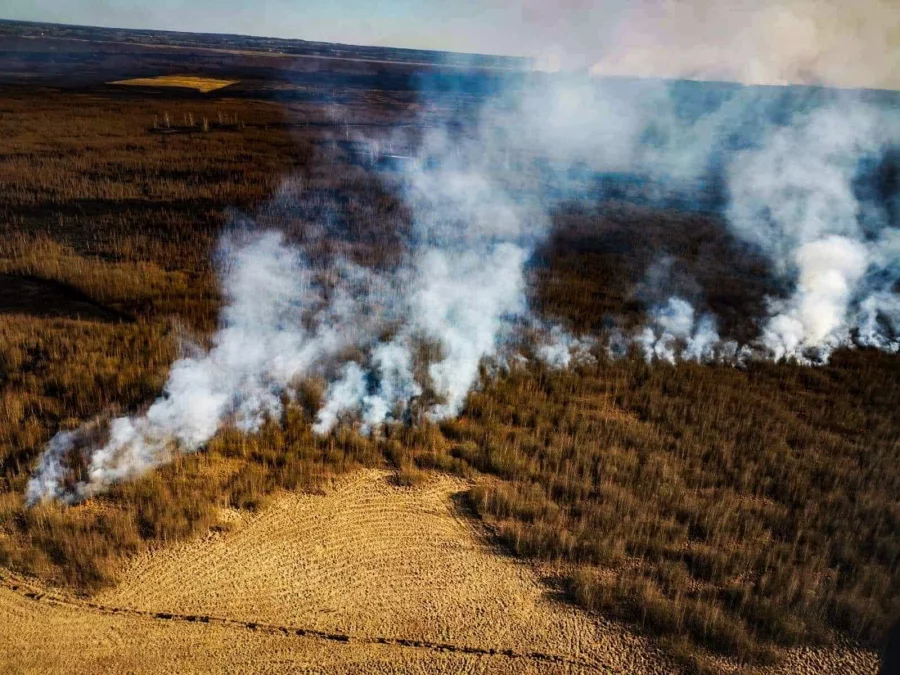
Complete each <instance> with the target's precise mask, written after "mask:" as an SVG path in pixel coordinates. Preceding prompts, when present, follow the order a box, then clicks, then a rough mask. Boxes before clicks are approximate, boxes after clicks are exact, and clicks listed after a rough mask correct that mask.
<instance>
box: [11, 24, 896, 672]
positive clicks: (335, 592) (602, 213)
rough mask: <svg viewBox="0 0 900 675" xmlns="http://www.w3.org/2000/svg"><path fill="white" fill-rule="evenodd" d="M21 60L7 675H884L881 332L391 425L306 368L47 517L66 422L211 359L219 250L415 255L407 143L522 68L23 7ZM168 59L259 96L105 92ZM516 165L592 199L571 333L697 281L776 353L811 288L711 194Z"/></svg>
mask: <svg viewBox="0 0 900 675" xmlns="http://www.w3.org/2000/svg"><path fill="white" fill-rule="evenodd" d="M40 33H45V35H43V36H41V35H40ZM0 42H2V43H3V49H2V50H0V138H3V139H4V143H3V147H2V149H0V579H2V581H0V671H3V672H6V671H12V672H85V673H88V672H89V673H96V672H209V671H216V672H218V671H229V672H259V671H265V672H279V671H283V672H298V671H299V672H302V671H312V672H322V671H326V672H358V673H366V672H372V673H381V672H535V673H537V672H540V673H544V672H551V673H552V672H582V671H592V672H611V673H629V674H630V673H677V672H680V671H682V670H683V671H684V672H686V673H691V674H692V675H694V674H695V673H698V672H701V673H702V674H703V675H721V674H724V673H737V672H740V673H759V674H761V673H782V674H784V675H787V674H794V673H800V674H803V675H805V674H807V673H808V674H809V675H813V674H815V675H820V674H828V673H835V674H836V675H837V674H841V675H843V674H845V673H859V674H861V675H862V674H872V673H874V672H875V671H876V669H877V665H876V664H877V657H876V654H877V652H878V650H879V649H880V648H881V646H882V645H883V638H884V635H885V633H886V630H887V629H888V628H889V626H890V625H892V624H893V622H895V621H896V620H897V617H898V616H900V565H898V561H900V539H898V538H897V536H896V532H897V530H898V525H897V524H898V523H900V511H898V508H900V505H898V501H897V495H898V494H900V473H898V472H897V471H896V466H897V465H898V458H900V426H898V417H897V414H896V411H897V409H898V406H900V359H898V358H897V357H896V355H890V354H886V353H881V352H876V351H874V350H867V349H856V350H846V351H841V352H839V353H837V354H835V357H834V359H833V360H832V362H831V363H830V364H829V365H828V366H824V367H822V368H802V367H798V366H796V365H793V364H785V363H779V364H769V363H757V364H751V366H750V367H748V368H747V369H736V368H731V367H717V366H709V367H706V366H703V367H701V366H697V365H690V364H687V365H681V366H679V367H677V368H670V367H668V366H665V365H653V366H648V365H646V364H645V363H644V362H643V360H641V359H639V358H634V359H621V360H608V359H605V358H604V356H603V354H602V353H601V350H599V349H597V350H596V351H597V356H598V361H597V363H596V364H595V365H593V366H587V365H584V366H579V367H578V368H572V369H568V370H559V371H555V370H548V369H546V368H543V367H541V366H539V365H537V364H533V367H524V368H522V369H516V370H515V371H514V372H511V373H508V374H506V375H504V376H503V377H499V378H488V379H486V381H484V382H483V383H482V386H481V387H479V388H478V390H477V391H474V392H472V394H471V395H470V396H469V398H468V400H467V402H466V407H465V409H464V410H463V411H462V414H461V415H460V417H459V418H458V419H457V420H453V421H447V422H445V423H442V424H440V425H429V424H410V425H408V426H407V425H398V426H397V427H396V428H394V429H392V430H391V433H390V434H389V435H386V436H385V437H379V438H373V437H363V436H360V435H358V434H355V433H349V432H347V433H343V432H341V433H338V434H335V435H334V436H329V437H327V438H323V437H319V436H316V435H315V434H313V433H312V431H311V425H312V423H313V421H314V419H315V417H314V416H315V411H316V410H317V409H318V408H319V406H320V403H321V395H322V391H321V390H320V388H319V385H320V384H321V383H318V382H308V383H307V382H304V383H301V385H300V389H299V390H298V391H297V392H295V393H296V394H297V397H296V400H295V401H294V402H293V403H290V404H289V405H288V406H287V407H286V410H285V414H284V416H283V418H282V419H281V420H280V421H274V420H270V421H269V422H268V423H266V425H265V426H264V427H263V428H262V429H261V430H260V432H259V433H254V434H246V433H240V432H238V431H237V430H236V429H225V430H223V431H222V432H221V433H220V434H219V435H217V436H216V437H215V438H214V439H213V440H212V441H211V442H210V443H209V444H208V446H207V447H205V448H204V450H203V452H199V453H196V454H193V455H186V456H183V457H178V458H177V459H176V461H174V462H173V463H172V464H169V465H167V466H165V467H162V468H160V469H159V470H157V471H153V472H150V473H148V474H147V475H145V476H144V477H143V478H141V479H140V480H137V481H134V482H129V483H126V484H122V485H119V486H117V487H116V488H115V489H113V490H112V491H110V492H108V493H106V494H103V495H101V496H98V497H97V498H96V499H94V500H93V501H92V502H90V503H89V504H84V505H81V506H79V507H76V508H67V507H65V506H62V505H60V504H58V503H52V504H45V505H42V506H40V507H37V508H30V509H29V508H26V507H25V505H24V500H23V494H24V492H25V490H26V486H27V483H28V480H29V478H30V476H31V475H32V471H33V468H34V465H35V462H36V460H37V458H38V456H39V455H40V453H41V452H42V450H43V449H44V447H45V445H46V443H47V442H48V440H49V439H51V438H52V437H53V435H54V434H55V433H57V432H58V431H60V430H63V429H74V428H77V427H79V426H80V425H82V424H83V423H85V422H89V421H91V420H102V419H105V418H108V417H109V416H114V415H120V414H123V413H133V412H140V411H142V410H145V409H146V406H147V405H148V404H149V403H150V402H152V401H153V400H154V399H156V398H157V397H158V396H159V395H160V392H161V391H162V387H163V384H164V382H165V381H166V376H167V373H168V371H169V368H170V366H171V364H172V362H173V361H174V360H175V359H176V358H178V355H179V354H180V353H181V352H180V350H179V346H180V345H183V344H184V342H185V341H188V342H195V343H197V344H200V345H207V344H208V343H209V339H210V337H211V336H212V334H213V333H214V331H215V330H216V327H217V325H218V317H219V315H220V310H221V308H222V296H221V289H220V285H219V282H218V280H217V276H216V265H215V261H216V260H217V251H218V242H219V241H220V239H221V237H222V235H223V234H224V233H228V232H231V231H232V230H233V229H234V228H235V227H238V226H239V227H243V226H244V223H245V222H249V221H253V222H254V223H256V226H257V227H259V228H260V229H276V230H278V231H280V232H282V233H284V235H285V237H286V240H287V241H289V242H290V243H291V244H292V245H295V246H297V247H299V248H301V249H303V250H305V251H307V252H308V254H309V256H310V257H311V259H319V258H322V259H324V260H327V259H330V258H331V257H332V256H341V257H345V258H347V259H348V260H352V261H354V262H355V263H357V264H359V265H361V266H363V267H372V268H375V269H391V268H392V267H393V266H395V265H397V264H398V261H399V260H400V259H401V258H402V256H403V255H404V251H405V250H406V247H407V246H408V245H409V243H410V237H411V231H412V230H411V227H412V225H413V220H414V217H415V216H414V213H413V212H412V210H411V209H410V207H409V205H408V204H407V203H406V202H405V201H404V199H403V198H402V193H401V192H400V191H398V189H397V188H398V178H399V174H398V169H399V168H402V166H400V165H402V162H403V160H404V159H405V158H407V157H408V156H410V155H412V154H414V153H415V152H416V148H417V147H418V144H419V143H420V141H421V138H422V137H423V136H424V135H425V134H427V133H428V132H429V130H430V129H434V128H436V127H437V128H447V129H452V130H454V133H457V132H458V133H461V134H464V135H465V134H469V133H470V131H471V129H472V125H473V120H474V119H475V118H476V117H477V111H478V109H479V106H481V105H482V104H483V102H484V101H485V100H486V99H490V98H491V97H492V96H493V93H495V92H497V91H501V90H504V89H505V88H506V87H513V88H514V87H516V86H518V84H517V83H521V81H522V79H523V78H522V74H521V73H518V74H517V73H516V72H514V71H515V70H516V66H515V64H514V63H512V62H509V63H507V62H506V61H496V60H490V59H488V60H485V59H484V58H482V57H478V58H476V60H475V62H474V63H473V62H472V61H471V57H465V58H463V57H461V56H460V57H459V58H449V57H448V56H447V55H434V54H432V55H430V56H429V55H427V54H425V53H418V52H408V51H407V52H392V51H391V50H373V49H365V48H353V49H350V50H349V51H348V50H347V49H345V47H344V46H340V45H321V44H318V43H302V44H301V43H291V44H288V43H285V42H284V41H269V40H265V39H262V38H261V39H259V40H257V39H255V38H254V39H243V38H240V37H239V36H190V35H185V34H162V33H152V34H150V33H140V34H136V33H135V34H132V33H131V32H127V31H113V30H105V29H84V28H72V27H55V28H52V29H51V28H46V27H36V26H34V25H28V26H24V27H23V26H22V25H19V24H9V23H3V22H0ZM471 65H475V66H477V67H474V68H469V67H468V66H471ZM160 77H162V78H166V79H164V80H163V81H165V82H177V83H181V84H185V83H196V82H200V81H203V82H208V81H213V80H220V81H233V82H235V83H234V84H231V85H229V86H227V87H223V88H219V89H215V90H212V91H208V92H206V93H203V92H201V91H198V90H195V89H190V88H185V87H181V86H119V85H112V84H110V83H111V82H118V81H123V80H128V81H135V80H142V79H145V78H149V79H148V80H146V81H148V82H156V83H159V82H160V80H157V79H155V78H160ZM186 77H190V78H193V79H191V80H185V78H186ZM533 77H543V76H541V75H534V76H532V75H529V76H528V78H527V79H529V80H530V79H532V78H533ZM172 78H174V79H172ZM632 84H634V83H632ZM620 85H621V86H623V87H626V86H631V85H628V83H624V82H623V83H620ZM677 89H678V91H679V92H680V93H679V94H678V95H679V96H681V97H682V98H683V101H684V102H685V103H687V104H691V106H693V105H698V106H700V107H701V108H702V109H706V108H705V107H704V106H706V105H707V104H708V103H709V101H710V100H712V101H717V100H721V99H722V97H726V96H728V95H729V92H730V91H731V89H730V88H729V86H728V85H718V84H711V83H705V84H700V83H680V84H678V86H677ZM759 94H760V97H761V98H763V99H765V98H766V97H771V96H774V93H773V91H772V90H769V89H760V90H759ZM796 94H797V95H798V96H800V97H801V98H804V99H805V97H806V96H807V95H812V94H811V92H810V91H798V92H796ZM679 100H681V99H679ZM767 100H768V99H767ZM701 104H702V105H701ZM689 107H690V106H689ZM360 139H367V140H368V141H372V142H374V143H375V145H376V147H380V148H382V152H383V153H384V154H383V156H382V157H380V158H376V157H374V156H373V155H370V154H368V153H367V152H366V150H367V149H368V148H369V146H368V145H367V143H366V142H363V141H362V140H360ZM510 166H511V167H513V170H515V171H519V170H521V171H522V172H523V174H522V176H521V177H522V178H523V180H524V178H527V181H524V182H523V185H525V184H527V185H529V186H532V187H533V188H534V190H536V191H537V192H539V193H541V194H545V195H551V196H552V195H559V194H564V193H566V192H567V190H568V189H569V188H573V191H572V195H573V196H572V197H571V199H569V200H567V201H565V202H563V203H560V204H558V206H557V207H554V208H553V212H552V213H551V214H550V217H551V220H552V227H551V230H550V233H549V236H548V238H547V240H546V241H545V242H544V244H543V245H542V246H541V247H540V248H539V250H538V251H537V252H536V253H535V256H534V259H533V261H532V263H530V264H529V268H528V295H529V302H530V304H531V305H532V307H533V308H534V310H535V312H536V313H537V314H539V315H540V316H541V317H542V318H545V319H547V320H548V321H552V322H559V323H561V324H562V325H564V326H566V327H568V328H570V329H571V330H572V331H573V332H575V333H579V334H589V335H592V336H595V337H597V338H598V339H599V340H600V342H601V343H602V341H603V340H604V339H605V337H606V336H608V332H609V331H610V330H613V329H615V330H619V329H621V330H622V331H626V332H627V331H630V330H632V329H633V328H634V327H636V326H639V325H642V324H643V323H644V321H645V319H646V316H647V312H648V310H649V309H650V308H651V307H652V306H654V305H656V304H658V303H659V302H661V301H664V300H665V299H666V298H667V297H668V294H669V293H670V292H671V293H676V294H678V295H679V296H680V297H684V298H687V299H690V300H691V301H693V302H694V303H695V305H696V306H697V307H698V308H704V310H705V309H706V308H708V309H709V310H710V311H711V312H712V313H714V314H716V315H717V316H718V317H719V318H720V328H721V331H722V332H723V334H727V335H729V336H734V337H735V339H738V340H739V341H742V342H743V341H747V340H749V339H752V338H753V337H754V336H755V335H757V333H758V329H759V320H760V318H761V317H762V316H763V315H764V314H765V311H766V302H767V298H768V297H781V296H782V295H783V294H784V293H785V292H786V290H787V289H785V288H783V287H782V284H781V283H780V282H779V281H778V279H777V278H776V277H775V276H773V275H772V274H771V269H770V265H769V263H767V262H766V260H765V259H763V258H762V257H761V256H760V255H759V254H758V253H755V252H754V251H752V250H748V249H747V248H746V246H744V245H742V244H741V243H740V242H738V241H736V240H735V239H734V237H733V236H732V235H731V234H730V233H729V230H728V228H726V227H724V223H723V221H722V214H721V212H720V209H721V207H722V204H723V201H722V200H723V199H724V198H725V196H724V195H723V193H722V190H721V186H719V187H717V183H716V182H715V181H712V182H709V183H702V184H698V185H697V186H693V187H691V188H690V190H688V191H687V192H685V193H684V194H682V193H681V192H679V191H677V190H676V191H674V192H672V193H671V194H668V193H666V191H665V190H663V189H662V188H666V189H668V186H665V185H657V184H655V183H652V182H650V183H648V182H647V181H646V180H645V179H644V177H641V176H640V175H631V174H626V175H620V174H618V173H614V174H602V175H593V174H591V173H590V172H588V171H586V170H584V171H582V170H581V169H578V168H577V167H572V168H573V169H574V170H573V171H571V172H568V171H567V172H560V171H558V170H555V169H553V167H552V166H549V165H547V164H546V163H544V162H543V160H542V158H540V157H534V158H528V157H526V158H524V159H522V161H521V162H520V161H519V160H517V161H515V162H513V163H512V164H510ZM515 167H519V168H515ZM892 170H893V169H891V170H889V171H886V176H887V178H888V179H890V180H886V183H885V185H887V186H888V187H890V186H891V185H894V183H892V182H891V180H893V178H891V177H892V176H894V175H895V174H893V173H891V171H892ZM563 174H565V175H563ZM511 177H512V176H511ZM529 189H531V188H529ZM885 189H888V188H885ZM556 198H557V197H553V199H554V200H555V199H556ZM690 202H694V203H690ZM554 203H555V202H554ZM663 263H664V264H663ZM651 272H653V274H652V275H651ZM657 272H659V274H660V275H661V276H664V277H666V278H667V281H666V282H665V283H664V284H662V286H661V287H660V288H663V287H664V288H665V289H666V291H665V295H662V294H661V293H662V291H661V290H659V289H656V288H655V284H654V283H650V282H649V280H648V279H649V278H650V277H651V276H655V275H656V273H657ZM83 469H84V467H79V466H77V465H75V466H73V476H72V478H73V479H74V478H77V477H78V475H77V474H79V472H81V471H83ZM401 483H402V484H404V485H415V486H416V487H402V486H401ZM323 491H324V492H323ZM860 645H862V646H860ZM779 659H780V660H779ZM773 662H777V664H778V665H771V664H772V663H773ZM741 663H744V664H747V663H753V664H755V665H754V668H755V669H754V668H750V667H744V668H741V667H740V665H739V664H741Z"/></svg>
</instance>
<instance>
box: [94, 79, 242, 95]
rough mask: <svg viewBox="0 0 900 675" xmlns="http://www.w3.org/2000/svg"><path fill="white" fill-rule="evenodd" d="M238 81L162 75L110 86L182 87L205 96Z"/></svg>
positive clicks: (120, 81)
mask: <svg viewBox="0 0 900 675" xmlns="http://www.w3.org/2000/svg"><path fill="white" fill-rule="evenodd" d="M237 82H238V80H216V79H213V78H211V77H197V76H194V75H160V76H159V77H137V78H135V79H133V80H117V81H115V82H110V84H124V85H130V86H133V87H181V88H184V89H196V90H197V91H200V92H203V93H204V94H205V93H207V92H210V91H215V90H216V89H222V88H223V87H227V86H229V85H232V84H237Z"/></svg>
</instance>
